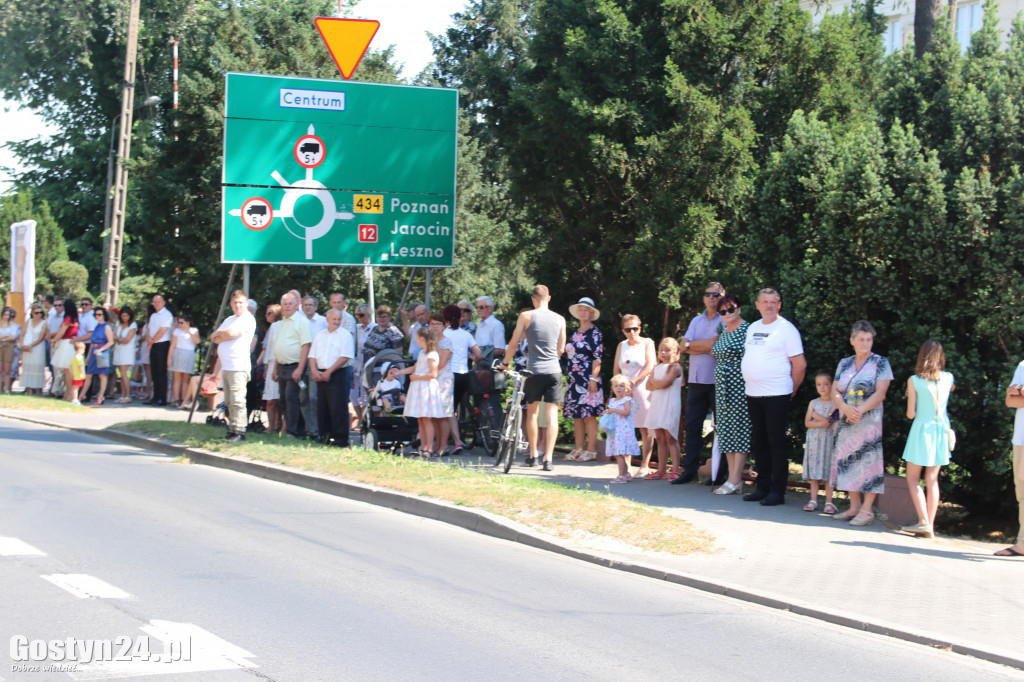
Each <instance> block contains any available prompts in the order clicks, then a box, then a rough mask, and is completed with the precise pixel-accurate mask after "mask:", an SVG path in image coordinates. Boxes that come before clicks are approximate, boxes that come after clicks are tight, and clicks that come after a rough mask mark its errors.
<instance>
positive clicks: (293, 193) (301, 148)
mask: <svg viewBox="0 0 1024 682" xmlns="http://www.w3.org/2000/svg"><path fill="white" fill-rule="evenodd" d="M313 133H314V129H313V125H312V124H310V126H309V132H308V134H306V135H303V136H302V137H300V138H299V139H298V141H297V142H296V143H295V146H294V148H293V150H292V151H293V153H294V155H295V160H296V161H298V163H299V165H300V166H302V167H303V168H305V169H306V177H305V178H303V179H302V180H299V181H298V182H288V181H287V180H285V178H284V176H283V175H281V174H280V173H278V172H277V171H274V172H273V173H271V174H270V175H271V176H272V177H273V178H274V180H276V181H277V184H279V185H281V186H282V187H284V197H283V198H282V199H281V206H280V207H279V208H278V209H277V210H274V208H273V207H272V206H271V205H270V202H269V201H267V200H266V199H263V198H262V197H253V198H251V199H249V200H247V201H246V202H245V203H244V204H242V208H240V209H237V208H236V209H232V210H231V211H229V213H230V214H231V215H234V216H240V217H241V218H242V222H243V223H245V225H246V227H248V228H250V229H253V230H263V229H265V228H266V227H268V226H269V225H270V223H271V221H273V220H274V218H280V219H281V222H282V223H284V228H285V229H286V230H288V233H289V234H291V235H292V236H294V237H296V238H298V239H301V240H302V241H304V242H306V260H313V242H314V240H317V239H320V237H323V236H324V235H326V234H327V233H328V232H330V231H331V228H332V227H334V223H335V221H338V220H352V219H353V218H355V217H356V216H355V214H354V213H350V212H348V211H339V210H338V206H337V204H336V203H335V201H334V196H333V195H332V194H331V193H330V192H329V191H328V190H327V186H326V185H324V184H323V183H322V182H319V181H317V180H314V179H313V169H314V168H316V167H317V166H319V165H320V164H321V163H323V161H324V158H325V157H326V155H327V148H326V147H325V146H324V143H323V140H321V139H320V138H319V137H317V136H316V135H314V134H313ZM305 196H309V197H313V198H314V199H316V200H317V201H319V202H320V206H321V207H322V208H323V215H322V217H321V218H320V220H319V222H317V223H316V224H315V225H303V224H302V223H300V222H299V219H298V218H296V217H295V204H296V202H298V200H299V199H301V198H302V197H305Z"/></svg>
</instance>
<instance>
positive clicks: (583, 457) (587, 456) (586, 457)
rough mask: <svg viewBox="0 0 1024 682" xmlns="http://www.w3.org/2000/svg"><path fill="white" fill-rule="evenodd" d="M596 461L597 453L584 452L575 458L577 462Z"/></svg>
mask: <svg viewBox="0 0 1024 682" xmlns="http://www.w3.org/2000/svg"><path fill="white" fill-rule="evenodd" d="M595 459H597V453H596V452H591V451H590V450H584V451H583V452H582V453H581V454H580V456H579V457H577V458H576V461H577V462H593V461H594V460H595Z"/></svg>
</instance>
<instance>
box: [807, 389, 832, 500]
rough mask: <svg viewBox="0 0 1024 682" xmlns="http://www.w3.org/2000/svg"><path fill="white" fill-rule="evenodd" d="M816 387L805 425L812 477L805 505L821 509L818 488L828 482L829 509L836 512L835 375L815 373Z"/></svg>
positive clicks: (826, 484) (826, 493) (809, 475)
mask: <svg viewBox="0 0 1024 682" xmlns="http://www.w3.org/2000/svg"><path fill="white" fill-rule="evenodd" d="M814 388H816V389H817V390H818V397H817V398H815V399H814V400H812V401H811V402H810V404H809V405H807V414H805V415H804V426H806V427H807V441H806V443H805V446H804V473H803V478H804V480H805V481H810V486H811V499H810V501H809V502H808V503H807V504H805V505H804V511H806V512H813V511H817V509H818V489H819V488H820V487H821V483H822V482H824V483H825V509H824V511H825V513H826V514H835V513H836V506H835V505H834V504H832V492H833V482H834V481H835V471H834V469H835V466H836V424H838V421H832V420H830V418H829V416H830V415H831V414H832V411H833V410H834V409H835V405H833V404H832V375H831V374H829V373H828V372H824V371H822V372H818V373H817V374H815V375H814Z"/></svg>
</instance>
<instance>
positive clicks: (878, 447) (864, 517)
mask: <svg viewBox="0 0 1024 682" xmlns="http://www.w3.org/2000/svg"><path fill="white" fill-rule="evenodd" d="M874 342H875V328H874V327H873V326H871V323H870V322H868V321H866V320H860V321H858V322H855V323H854V324H853V330H852V331H851V332H850V345H852V346H853V349H854V351H856V352H855V354H854V355H852V356H850V357H848V358H845V359H844V360H842V361H840V363H839V367H838V368H837V369H836V376H835V381H834V382H833V383H832V402H833V404H835V406H836V407H837V408H839V412H840V415H841V416H840V420H839V431H838V432H837V433H836V450H835V462H836V476H835V478H836V490H845V491H847V492H849V493H850V508H849V509H848V510H847V511H845V512H842V513H840V514H836V515H835V516H833V517H832V518H833V519H836V520H838V521H849V522H850V525H851V526H867V525H869V524H870V523H871V522H872V521H874V520H875V514H874V512H873V511H872V507H873V506H874V504H875V497H876V496H877V495H880V494H881V493H883V492H885V467H884V462H883V461H882V401H884V400H885V394H886V392H887V391H888V390H889V383H890V382H892V378H893V377H892V368H890V367H889V361H888V360H886V359H885V358H883V357H882V356H881V355H876V354H874V353H872V352H871V347H872V346H873V345H874Z"/></svg>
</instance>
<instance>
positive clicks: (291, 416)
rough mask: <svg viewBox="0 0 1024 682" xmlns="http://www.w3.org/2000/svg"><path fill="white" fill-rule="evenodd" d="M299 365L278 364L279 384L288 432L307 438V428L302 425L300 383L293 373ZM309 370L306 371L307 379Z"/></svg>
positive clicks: (297, 436) (304, 375)
mask: <svg viewBox="0 0 1024 682" xmlns="http://www.w3.org/2000/svg"><path fill="white" fill-rule="evenodd" d="M298 366H299V363H297V362H293V363H292V364H290V365H278V366H277V386H278V388H279V389H280V390H281V403H282V404H281V411H282V412H284V420H285V425H286V427H287V429H288V433H290V434H291V435H293V436H295V437H296V438H305V437H306V429H305V428H304V427H303V425H302V409H301V407H300V405H299V393H300V391H299V384H298V383H296V382H295V381H292V374H293V373H294V372H295V369H296V368H297V367H298ZM308 374H309V372H304V373H303V376H302V378H303V379H305V378H306V376H307V375H308Z"/></svg>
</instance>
